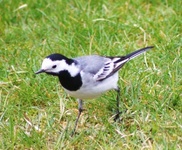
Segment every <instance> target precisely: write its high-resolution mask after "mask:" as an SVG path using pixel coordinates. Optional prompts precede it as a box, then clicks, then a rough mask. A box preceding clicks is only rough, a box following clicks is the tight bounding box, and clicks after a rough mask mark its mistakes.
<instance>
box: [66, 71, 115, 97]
mask: <svg viewBox="0 0 182 150" xmlns="http://www.w3.org/2000/svg"><path fill="white" fill-rule="evenodd" d="M117 82H118V73H115V74H114V75H113V76H111V77H109V78H107V79H105V80H103V81H94V80H89V81H87V82H84V83H85V84H83V86H82V87H81V88H80V89H79V90H77V91H68V90H66V89H65V91H66V92H67V93H68V94H69V95H70V96H72V97H75V98H78V99H82V100H84V99H93V98H96V97H98V96H100V95H101V94H102V93H105V92H106V91H109V90H111V89H117Z"/></svg>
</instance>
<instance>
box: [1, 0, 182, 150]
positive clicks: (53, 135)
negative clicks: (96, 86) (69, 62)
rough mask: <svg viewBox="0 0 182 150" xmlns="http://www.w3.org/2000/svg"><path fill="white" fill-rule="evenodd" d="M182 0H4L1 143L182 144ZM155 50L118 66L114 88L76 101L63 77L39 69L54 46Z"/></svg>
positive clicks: (65, 50) (79, 50) (84, 50)
mask: <svg viewBox="0 0 182 150" xmlns="http://www.w3.org/2000/svg"><path fill="white" fill-rule="evenodd" d="M181 6H182V3H181V1H180V0H175V1H168V0H165V1H163V0H160V1H157V0H154V1H142V0H135V1H133V0H130V1H122V2H119V1H112V0H109V1H106V0H101V1H96V0H90V1H84V0H80V1H70V0H67V1H66V0H53V1H44V0H39V1H30V0H27V1H26V2H23V1H18V0H17V1H11V0H10V1H5V0H4V1H3V0H2V1H0V87H1V88H0V149H3V150H5V149H34V150H36V149H37V150H38V149H49V150H50V149H99V150H100V149H115V150H117V149H118V150H119V149H174V150H176V149H182V144H181V143H182V138H181V137H182V68H181V66H182V57H181V46H182V34H181V33H182V28H181V24H182V21H181V20H182V13H181V9H182V7H181ZM147 45H148V46H149V45H154V46H155V48H154V49H153V50H151V51H149V52H147V53H146V54H144V55H143V56H140V57H138V58H136V59H135V60H132V61H131V62H129V63H128V64H126V65H125V66H124V67H123V69H122V70H121V71H120V80H119V85H120V87H122V88H121V89H122V92H121V97H122V100H121V101H122V103H121V108H120V109H121V110H122V112H123V113H122V115H121V119H122V121H121V122H113V118H112V116H113V115H114V108H115V97H116V95H115V93H114V91H110V92H108V93H106V94H104V95H103V96H102V97H100V98H97V99H95V100H90V101H86V102H85V105H84V107H85V109H86V111H84V113H83V115H82V116H81V118H80V121H79V127H78V129H77V132H78V134H77V135H75V136H74V137H70V133H71V130H72V129H73V126H74V122H75V118H76V116H77V101H76V100H75V99H74V98H71V97H69V96H68V95H67V94H66V93H65V92H64V91H63V89H62V88H61V87H60V85H59V82H58V79H57V78H54V77H51V76H47V75H39V76H35V75H34V72H35V71H37V70H38V69H39V67H40V65H41V62H42V60H43V58H44V57H45V56H47V55H49V54H51V53H53V52H59V53H62V54H64V55H66V56H68V57H75V56H80V55H89V54H99V55H109V56H110V55H111V56H114V55H125V54H127V53H129V52H132V51H134V50H136V49H139V48H142V47H145V46H147Z"/></svg>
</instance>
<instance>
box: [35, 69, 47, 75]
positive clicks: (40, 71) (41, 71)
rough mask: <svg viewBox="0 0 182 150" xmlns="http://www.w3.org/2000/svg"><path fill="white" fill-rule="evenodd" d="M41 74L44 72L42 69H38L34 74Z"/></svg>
mask: <svg viewBox="0 0 182 150" xmlns="http://www.w3.org/2000/svg"><path fill="white" fill-rule="evenodd" d="M43 72H45V70H44V69H40V70H39V71H37V72H35V74H39V73H43Z"/></svg>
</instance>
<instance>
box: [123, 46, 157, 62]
mask: <svg viewBox="0 0 182 150" xmlns="http://www.w3.org/2000/svg"><path fill="white" fill-rule="evenodd" d="M153 47H154V46H148V47H145V48H142V49H139V50H137V51H134V52H132V53H130V54H128V55H126V56H125V58H126V59H127V58H129V60H131V59H133V58H135V57H137V56H139V55H141V54H142V53H144V52H146V51H148V50H150V49H151V48H153Z"/></svg>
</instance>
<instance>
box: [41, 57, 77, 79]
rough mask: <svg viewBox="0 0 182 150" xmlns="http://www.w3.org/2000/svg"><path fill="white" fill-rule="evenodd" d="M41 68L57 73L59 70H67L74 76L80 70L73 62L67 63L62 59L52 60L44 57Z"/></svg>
mask: <svg viewBox="0 0 182 150" xmlns="http://www.w3.org/2000/svg"><path fill="white" fill-rule="evenodd" d="M41 69H43V70H45V72H50V73H51V72H52V73H59V72H60V71H63V70H67V71H68V72H69V73H70V75H71V76H72V77H74V76H76V75H77V74H78V73H79V71H80V69H79V67H78V66H76V65H75V63H72V64H71V65H68V64H67V63H66V61H65V60H64V59H63V60H56V61H52V60H51V59H50V58H45V59H44V60H43V62H42V67H41Z"/></svg>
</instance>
